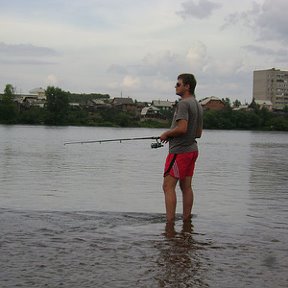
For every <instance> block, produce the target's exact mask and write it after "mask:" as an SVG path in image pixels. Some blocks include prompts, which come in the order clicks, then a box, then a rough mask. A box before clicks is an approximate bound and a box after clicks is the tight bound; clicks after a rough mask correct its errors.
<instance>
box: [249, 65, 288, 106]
mask: <svg viewBox="0 0 288 288" xmlns="http://www.w3.org/2000/svg"><path fill="white" fill-rule="evenodd" d="M253 98H254V99H255V101H256V103H257V101H271V103H272V107H273V109H275V110H283V108H284V107H285V106H288V71H281V70H280V69H275V68H272V69H268V70H257V71H254V72H253Z"/></svg>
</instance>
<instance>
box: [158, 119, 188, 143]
mask: <svg viewBox="0 0 288 288" xmlns="http://www.w3.org/2000/svg"><path fill="white" fill-rule="evenodd" d="M187 127H188V121H187V120H184V119H180V120H178V121H177V125H176V127H174V128H173V129H169V130H167V131H165V132H164V133H163V134H161V135H160V140H161V142H167V141H168V139H169V138H174V137H178V136H181V135H183V134H185V133H186V132H187Z"/></svg>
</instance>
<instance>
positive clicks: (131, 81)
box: [122, 75, 141, 88]
mask: <svg viewBox="0 0 288 288" xmlns="http://www.w3.org/2000/svg"><path fill="white" fill-rule="evenodd" d="M140 83H141V81H140V79H139V78H138V77H134V76H131V75H127V76H125V77H124V79H123V81H122V86H123V87H124V88H138V87H139V85H140Z"/></svg>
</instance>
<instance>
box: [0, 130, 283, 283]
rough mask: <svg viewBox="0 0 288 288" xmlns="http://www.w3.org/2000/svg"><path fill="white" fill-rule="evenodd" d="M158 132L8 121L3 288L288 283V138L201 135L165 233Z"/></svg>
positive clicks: (0, 151) (1, 141)
mask: <svg viewBox="0 0 288 288" xmlns="http://www.w3.org/2000/svg"><path fill="white" fill-rule="evenodd" d="M161 131H162V130H158V129H113V128H82V127H81V128H80V127H61V128H59V127H55V128H49V127H31V126H0V157H1V163H0V252H1V260H0V287H221V288H222V287H287V286H288V276H287V269H288V260H287V259H288V258H287V256H288V255H287V252H288V249H287V244H286V242H287V239H288V233H287V231H288V230H287V228H288V227H287V226H288V224H287V223H288V221H287V220H288V216H287V215H288V213H287V212H288V205H287V204H288V191H287V187H288V185H287V184H288V180H287V179H288V177H287V176H288V175H287V164H288V157H287V144H288V134H287V133H276V132H274V133H271V132H270V133H269V132H248V131H243V132H239V131H205V133H204V135H203V138H202V139H201V140H200V141H199V146H200V157H199V160H198V162H197V167H196V173H195V177H194V192H195V205H194V208H193V218H192V226H189V225H188V227H187V226H184V227H183V225H182V221H181V215H180V214H181V198H180V194H179V199H178V208H177V212H178V213H179V214H178V215H177V221H176V225H175V231H173V230H172V231H171V230H167V229H165V215H164V212H165V211H164V205H163V195H162V191H161V182H162V169H163V163H164V159H165V156H166V152H167V147H164V148H161V149H151V148H150V142H149V141H139V142H138V141H134V142H125V143H124V142H122V143H109V144H108V143H107V144H89V145H88V144H87V145H71V146H64V145H63V143H64V142H66V141H73V140H91V139H102V138H104V139H107V138H122V137H124V138H125V137H138V136H140V137H141V136H158V135H159V134H160V133H161Z"/></svg>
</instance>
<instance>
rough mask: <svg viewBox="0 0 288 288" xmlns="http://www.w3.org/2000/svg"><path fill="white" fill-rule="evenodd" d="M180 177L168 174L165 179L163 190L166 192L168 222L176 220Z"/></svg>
mask: <svg viewBox="0 0 288 288" xmlns="http://www.w3.org/2000/svg"><path fill="white" fill-rule="evenodd" d="M177 182H178V179H177V178H174V177H172V176H171V175H167V176H165V177H164V180H163V191H164V194H165V206H166V220H167V222H170V223H172V222H174V221H175V212H176V204H177V197H176V185H177Z"/></svg>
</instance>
